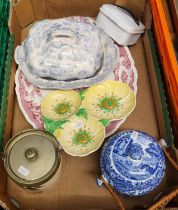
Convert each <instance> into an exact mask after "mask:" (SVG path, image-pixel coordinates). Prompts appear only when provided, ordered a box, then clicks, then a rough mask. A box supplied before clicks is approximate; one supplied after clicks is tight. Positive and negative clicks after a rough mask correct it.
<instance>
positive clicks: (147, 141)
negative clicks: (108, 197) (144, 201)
mask: <svg viewBox="0 0 178 210" xmlns="http://www.w3.org/2000/svg"><path fill="white" fill-rule="evenodd" d="M100 166H101V173H102V176H103V178H104V179H105V180H106V181H107V182H108V183H109V184H110V185H111V186H112V187H114V188H115V189H116V190H117V191H118V192H120V193H123V194H127V195H129V196H138V195H144V194H146V193H148V192H150V191H152V190H153V189H155V188H156V187H157V186H158V185H159V184H160V182H161V180H162V179H163V177H164V174H165V157H164V153H163V151H162V149H161V147H160V145H159V144H158V143H157V142H156V140H155V139H154V138H153V137H151V136H150V135H148V134H146V133H144V132H141V131H134V130H129V131H123V132H120V133H118V134H116V135H115V136H113V137H111V138H110V139H109V140H108V141H107V142H106V144H105V145H104V147H103V150H102V153H101V158H100Z"/></svg>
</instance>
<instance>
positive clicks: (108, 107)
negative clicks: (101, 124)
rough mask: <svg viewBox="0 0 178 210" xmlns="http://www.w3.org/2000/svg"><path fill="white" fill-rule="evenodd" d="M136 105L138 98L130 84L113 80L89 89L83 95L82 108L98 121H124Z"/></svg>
mask: <svg viewBox="0 0 178 210" xmlns="http://www.w3.org/2000/svg"><path fill="white" fill-rule="evenodd" d="M135 105H136V97H135V94H134V92H133V91H132V90H131V89H130V87H129V86H128V84H126V83H123V82H118V81H113V80H107V81H104V82H102V83H100V84H98V85H95V86H92V87H90V88H88V89H87V90H86V91H85V92H84V95H83V101H82V107H83V108H85V109H86V111H87V112H88V113H90V114H91V115H93V116H94V117H96V118H98V119H108V120H114V119H118V120H120V119H122V118H124V117H126V116H128V115H129V114H130V113H131V112H132V111H133V109H134V108H135Z"/></svg>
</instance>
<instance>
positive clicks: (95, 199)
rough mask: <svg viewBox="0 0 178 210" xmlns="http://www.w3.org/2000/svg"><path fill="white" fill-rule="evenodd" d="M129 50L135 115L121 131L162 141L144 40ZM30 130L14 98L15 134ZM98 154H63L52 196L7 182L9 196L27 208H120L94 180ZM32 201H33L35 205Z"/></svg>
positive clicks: (147, 199)
mask: <svg viewBox="0 0 178 210" xmlns="http://www.w3.org/2000/svg"><path fill="white" fill-rule="evenodd" d="M26 32H27V30H25V29H24V30H23V31H22V40H23V39H24V36H25V34H26ZM129 49H130V51H131V53H132V56H133V58H134V60H135V65H136V68H137V70H138V94H137V105H136V109H135V110H134V112H133V113H132V114H131V115H130V116H129V117H128V119H127V120H126V122H125V123H124V124H123V125H122V126H121V127H120V129H119V130H120V131H121V130H126V129H139V130H143V131H145V132H148V133H150V134H151V135H152V136H154V137H156V138H159V130H158V126H157V119H156V114H155V108H154V101H153V96H152V91H151V86H150V78H149V74H148V68H147V63H146V58H145V51H144V47H143V42H142V40H141V39H140V40H139V41H138V43H137V44H136V45H135V46H132V47H130V48H129ZM28 128H31V126H30V125H29V124H28V123H27V122H26V120H25V118H24V116H23V114H22V112H21V111H20V109H19V106H18V103H17V99H16V98H15V105H14V116H13V127H12V135H15V134H17V133H18V132H20V131H22V130H24V129H28ZM99 155H100V150H99V151H97V152H95V153H93V154H91V155H89V156H88V157H84V158H77V157H72V156H69V155H67V154H63V156H64V162H63V171H62V179H61V181H60V183H59V185H58V186H56V188H55V189H54V190H53V191H51V192H50V193H44V194H39V195H38V196H36V195H34V194H31V193H27V192H25V191H24V190H22V189H21V188H19V187H18V186H17V185H15V184H14V183H13V182H12V181H11V180H9V179H8V185H7V189H8V194H9V195H10V196H13V197H15V198H16V199H17V200H18V201H19V202H20V203H21V205H22V206H23V207H24V208H27V207H28V208H35V209H40V210H42V209H44V210H47V209H49V207H50V206H51V205H52V206H53V208H52V209H54V210H55V209H77V207H78V206H79V205H80V207H82V208H83V209H88V208H102V209H117V207H116V206H115V202H114V200H113V198H112V197H111V195H110V193H109V192H108V191H107V190H106V189H102V188H99V187H98V186H97V185H96V180H95V179H96V177H98V176H99V175H100V174H99ZM165 185H166V180H165V182H164V183H163V186H165ZM163 186H162V187H163ZM159 190H160V189H159ZM154 197H155V194H150V195H149V196H146V197H141V198H139V199H136V200H134V201H133V200H132V202H131V199H129V202H128V199H125V205H126V206H127V209H132V207H133V206H135V205H138V204H139V205H141V204H143V203H149V202H150V198H152V199H153V198H154ZM32 199H33V201H34V202H32ZM152 199H151V200H152ZM74 207H75V208H74Z"/></svg>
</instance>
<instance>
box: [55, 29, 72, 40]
mask: <svg viewBox="0 0 178 210" xmlns="http://www.w3.org/2000/svg"><path fill="white" fill-rule="evenodd" d="M52 36H53V38H55V39H60V38H74V39H75V38H76V35H75V33H74V32H73V31H71V30H58V31H55V32H53V33H52Z"/></svg>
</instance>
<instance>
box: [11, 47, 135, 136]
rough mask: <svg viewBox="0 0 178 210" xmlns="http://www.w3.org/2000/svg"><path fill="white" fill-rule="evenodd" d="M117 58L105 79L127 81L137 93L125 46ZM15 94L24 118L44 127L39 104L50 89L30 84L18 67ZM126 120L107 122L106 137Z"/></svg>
mask: <svg viewBox="0 0 178 210" xmlns="http://www.w3.org/2000/svg"><path fill="white" fill-rule="evenodd" d="M118 53H119V58H118V60H117V62H116V65H115V67H114V69H113V71H112V72H111V73H110V74H109V75H108V76H107V77H106V78H105V80H108V79H113V80H116V81H122V82H125V83H127V84H128V85H129V86H130V88H131V89H132V90H133V91H134V92H135V94H136V93H137V79H138V74H137V70H136V68H135V66H134V60H133V58H132V56H131V54H130V51H129V49H128V48H127V47H118ZM15 83H16V88H15V91H16V95H17V99H18V103H19V106H20V109H21V111H22V112H23V114H24V116H25V118H26V120H27V121H28V122H29V123H30V124H31V125H32V126H33V128H37V129H44V126H43V121H42V116H41V112H40V104H41V101H42V99H43V98H44V97H45V96H46V95H47V94H48V93H49V92H50V91H51V90H45V89H40V88H38V87H36V86H34V85H32V84H31V83H30V82H29V81H28V80H27V79H26V77H25V75H24V74H23V73H22V71H21V70H20V69H18V70H17V72H16V75H15ZM125 120H126V118H124V119H122V120H115V121H112V122H110V123H109V125H108V126H107V127H106V128H105V129H106V137H108V136H110V135H112V134H113V133H114V132H115V131H116V130H117V129H118V128H119V127H120V125H121V124H122V123H123V122H124V121H125Z"/></svg>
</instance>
